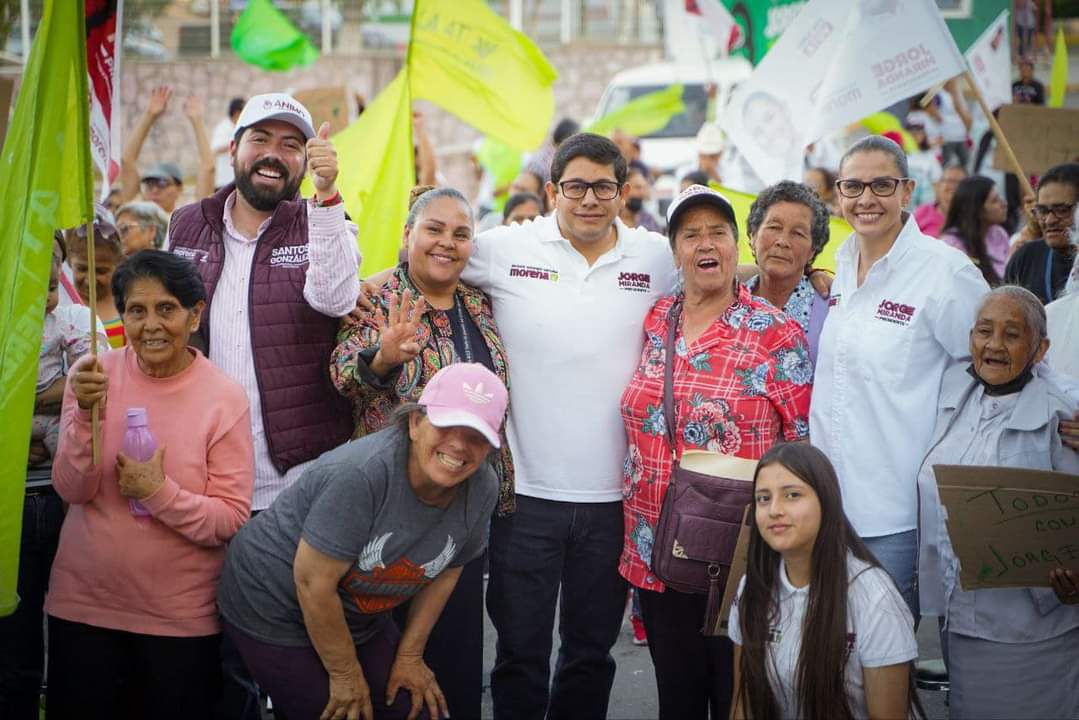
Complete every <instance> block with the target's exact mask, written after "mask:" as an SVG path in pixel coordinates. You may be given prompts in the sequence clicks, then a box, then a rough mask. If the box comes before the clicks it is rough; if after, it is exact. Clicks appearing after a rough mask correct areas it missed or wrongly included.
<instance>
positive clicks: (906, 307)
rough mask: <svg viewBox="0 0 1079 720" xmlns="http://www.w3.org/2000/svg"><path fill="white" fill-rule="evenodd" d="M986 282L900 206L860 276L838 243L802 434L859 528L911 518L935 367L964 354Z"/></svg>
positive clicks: (899, 528) (874, 531)
mask: <svg viewBox="0 0 1079 720" xmlns="http://www.w3.org/2000/svg"><path fill="white" fill-rule="evenodd" d="M988 290H989V286H988V285H986V283H985V280H984V279H983V278H982V274H981V273H980V272H978V269H977V268H976V267H975V266H974V264H973V263H972V262H971V261H970V259H969V258H967V256H966V255H964V254H963V253H961V252H960V251H958V250H956V249H954V248H951V247H949V246H948V245H946V244H945V243H943V242H941V241H940V240H937V239H936V238H932V237H929V236H928V235H923V234H922V233H921V231H919V230H918V225H917V224H916V223H915V222H914V218H913V217H911V216H908V217H907V220H906V224H905V225H904V226H903V229H902V231H901V232H900V233H899V237H897V238H896V241H895V244H894V245H893V246H892V249H891V250H889V251H888V253H887V254H886V255H885V256H884V257H882V258H881V259H880V260H878V261H877V262H875V263H874V264H873V266H872V267H871V268H870V269H869V272H868V273H867V274H866V278H865V282H864V283H862V286H861V287H858V243H857V237H856V236H855V235H854V234H852V235H851V236H850V238H848V239H847V241H846V242H844V243H843V245H842V246H841V247H840V248H839V250H838V251H837V252H836V275H835V282H833V283H832V299H831V307H830V309H829V313H828V319H827V320H826V321H825V323H824V329H823V330H822V331H821V336H820V349H819V351H818V355H817V368H816V374H815V375H814V378H813V400H812V402H811V404H810V411H809V437H810V440H811V441H812V443H813V444H814V445H816V446H817V447H818V448H820V449H821V450H822V451H824V453H825V454H826V455H827V456H828V457H829V458H830V459H831V461H832V464H833V465H834V466H835V469H836V472H837V473H838V475H839V483H840V487H841V488H842V490H843V509H844V510H845V511H846V514H847V517H848V518H850V521H851V524H853V525H854V529H855V530H857V531H858V534H859V535H861V536H862V537H880V536H882V535H892V534H894V533H900V532H905V531H908V530H913V529H914V528H916V527H917V526H918V513H917V479H918V468H919V466H920V465H921V462H922V459H923V458H924V457H925V454H926V452H927V450H928V449H929V443H930V441H931V440H932V435H933V428H934V425H935V424H936V419H937V399H938V395H939V393H940V381H941V378H942V377H943V375H944V371H945V370H946V369H947V368H948V367H949V366H951V365H952V364H953V363H956V362H960V361H964V362H966V361H968V360H967V359H968V356H969V346H970V342H969V337H970V329H971V327H973V325H974V316H975V313H976V312H977V307H978V303H979V301H980V300H981V298H982V295H984V294H985V293H986V292H987V291H988Z"/></svg>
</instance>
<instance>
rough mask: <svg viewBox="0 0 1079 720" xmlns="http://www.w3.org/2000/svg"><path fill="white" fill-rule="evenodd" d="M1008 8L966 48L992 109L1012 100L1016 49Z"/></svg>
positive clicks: (986, 100)
mask: <svg viewBox="0 0 1079 720" xmlns="http://www.w3.org/2000/svg"><path fill="white" fill-rule="evenodd" d="M1010 35H1011V32H1010V31H1009V28H1008V11H1007V10H1001V11H1000V15H998V16H997V19H996V20H994V21H993V24H992V25H990V26H989V27H987V28H986V29H985V32H983V33H982V35H981V37H979V38H978V40H977V41H976V42H975V43H974V44H973V45H971V46H970V49H969V50H967V52H966V56H965V57H966V59H967V65H969V66H970V74H971V75H973V76H974V82H976V83H977V84H978V89H979V90H981V91H982V95H983V96H985V102H986V104H988V105H989V109H990V110H996V109H997V108H998V107H1000V106H1001V105H1007V104H1008V103H1010V102H1011V101H1012V82H1011V80H1012V49H1011V38H1010V37H1009V36H1010Z"/></svg>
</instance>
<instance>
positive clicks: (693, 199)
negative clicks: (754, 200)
mask: <svg viewBox="0 0 1079 720" xmlns="http://www.w3.org/2000/svg"><path fill="white" fill-rule="evenodd" d="M700 205H711V206H712V207H714V208H717V209H718V210H719V211H720V212H721V213H723V216H724V217H725V218H727V220H729V221H730V223H731V227H732V228H734V236H735V237H738V220H737V218H736V217H735V214H734V206H732V205H731V201H730V200H728V199H727V198H725V197H723V195H721V194H720V193H718V192H716V191H715V190H713V189H712V188H708V187H705V186H704V185H690V186H689V187H687V188H686V189H685V190H683V191H682V192H680V193H679V194H678V197H676V198H675V199H674V200H672V201H671V204H670V205H669V206H667V235H668V236H669V237H671V238H674V235H675V233H677V232H678V223H679V222H680V221H681V219H682V215H684V214H685V212H686V211H687V210H689V209H690V208H693V207H698V206H700Z"/></svg>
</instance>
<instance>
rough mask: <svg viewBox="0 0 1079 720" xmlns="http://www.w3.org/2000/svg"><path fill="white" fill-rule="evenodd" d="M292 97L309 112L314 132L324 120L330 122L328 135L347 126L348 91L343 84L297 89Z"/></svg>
mask: <svg viewBox="0 0 1079 720" xmlns="http://www.w3.org/2000/svg"><path fill="white" fill-rule="evenodd" d="M293 97H294V98H296V100H297V101H299V102H300V103H302V104H303V106H304V107H305V108H307V111H308V112H309V113H311V119H312V120H313V121H314V125H315V132H318V129H319V126H321V125H322V123H324V122H328V123H329V124H330V135H334V134H336V133H339V132H341V131H342V130H344V129H345V128H346V127H347V126H348V118H349V114H348V103H349V93H348V90H347V88H345V87H344V86H340V87H324V88H311V89H308V90H297V91H296V92H295V93H294V94H293Z"/></svg>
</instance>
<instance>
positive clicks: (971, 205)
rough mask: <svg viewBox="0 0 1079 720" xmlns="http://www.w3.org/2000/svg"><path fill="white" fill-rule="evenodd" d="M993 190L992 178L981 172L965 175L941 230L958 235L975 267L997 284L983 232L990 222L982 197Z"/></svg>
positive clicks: (987, 279)
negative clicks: (986, 219) (987, 220)
mask: <svg viewBox="0 0 1079 720" xmlns="http://www.w3.org/2000/svg"><path fill="white" fill-rule="evenodd" d="M992 191H993V181H992V180H990V179H989V178H987V177H985V176H984V175H972V176H970V177H968V178H964V179H963V180H962V182H960V183H959V187H957V188H956V189H955V195H954V196H953V197H952V202H951V204H950V205H949V206H948V217H946V218H945V219H944V231H945V232H953V233H955V234H956V235H958V236H959V239H960V240H962V241H963V245H964V246H965V247H966V251H967V255H969V256H970V257H972V258H974V260H975V261H977V263H978V269H979V270H981V271H982V276H983V277H984V278H985V281H986V282H987V283H989V286H990V287H996V286H997V285H1000V276H999V275H997V271H996V270H994V269H993V261H992V259H990V257H989V251H988V250H987V249H986V247H985V233H986V231H987V230H989V223H987V222H986V221H985V200H986V198H988V197H989V193H990V192H992Z"/></svg>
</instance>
